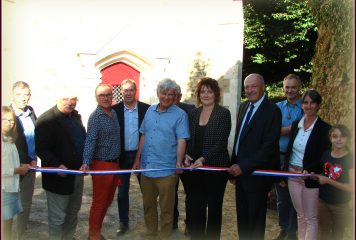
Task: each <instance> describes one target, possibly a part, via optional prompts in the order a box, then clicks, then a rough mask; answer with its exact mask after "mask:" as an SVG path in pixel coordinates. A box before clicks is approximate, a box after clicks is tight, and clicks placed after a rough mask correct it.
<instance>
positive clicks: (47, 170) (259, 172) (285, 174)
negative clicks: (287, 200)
mask: <svg viewBox="0 0 356 240" xmlns="http://www.w3.org/2000/svg"><path fill="white" fill-rule="evenodd" d="M30 169H31V170H33V171H36V172H42V173H65V174H92V175H95V174H102V175H108V174H128V173H141V172H157V171H165V170H175V171H179V170H183V171H196V170H203V171H227V170H228V168H222V167H201V168H191V167H184V168H160V169H153V168H150V169H136V170H134V169H121V170H109V171H107V170H106V171H86V172H84V171H79V170H70V169H61V168H54V167H42V168H32V167H31V168H30ZM252 175H255V176H270V177H308V176H310V175H311V174H304V173H299V172H284V171H276V170H256V171H254V172H253V173H252Z"/></svg>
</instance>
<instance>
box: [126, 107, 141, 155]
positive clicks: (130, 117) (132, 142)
mask: <svg viewBox="0 0 356 240" xmlns="http://www.w3.org/2000/svg"><path fill="white" fill-rule="evenodd" d="M124 118H125V128H124V129H125V136H124V137H125V151H135V150H137V148H138V142H139V134H138V110H137V103H136V106H135V107H134V108H133V109H129V108H127V107H126V106H125V105H124Z"/></svg>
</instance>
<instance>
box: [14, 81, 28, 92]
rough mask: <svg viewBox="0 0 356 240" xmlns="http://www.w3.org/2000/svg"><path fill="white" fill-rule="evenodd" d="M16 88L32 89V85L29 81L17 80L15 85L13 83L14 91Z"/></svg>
mask: <svg viewBox="0 0 356 240" xmlns="http://www.w3.org/2000/svg"><path fill="white" fill-rule="evenodd" d="M15 88H21V89H24V88H28V90H30V91H31V88H30V85H28V83H27V82H24V81H18V82H15V83H14V85H12V91H14V90H15Z"/></svg>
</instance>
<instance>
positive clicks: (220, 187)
mask: <svg viewBox="0 0 356 240" xmlns="http://www.w3.org/2000/svg"><path fill="white" fill-rule="evenodd" d="M191 180H192V181H191V184H190V187H191V191H190V193H189V194H190V196H189V198H190V200H191V208H190V209H189V211H190V213H189V216H190V223H189V229H190V233H191V239H220V233H221V223H222V205H223V200H224V193H225V188H226V183H227V180H228V174H227V173H226V172H207V171H199V170H198V171H194V172H192V179H191Z"/></svg>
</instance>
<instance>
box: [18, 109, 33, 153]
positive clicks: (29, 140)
mask: <svg viewBox="0 0 356 240" xmlns="http://www.w3.org/2000/svg"><path fill="white" fill-rule="evenodd" d="M14 111H15V114H16V116H17V117H18V119H19V122H20V124H21V126H22V129H23V133H24V135H25V138H26V144H27V151H28V152H27V155H28V157H29V158H30V159H32V160H34V159H36V153H35V125H34V123H33V120H32V118H31V114H32V111H31V110H30V109H29V108H27V107H26V111H24V112H18V111H16V110H14Z"/></svg>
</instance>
